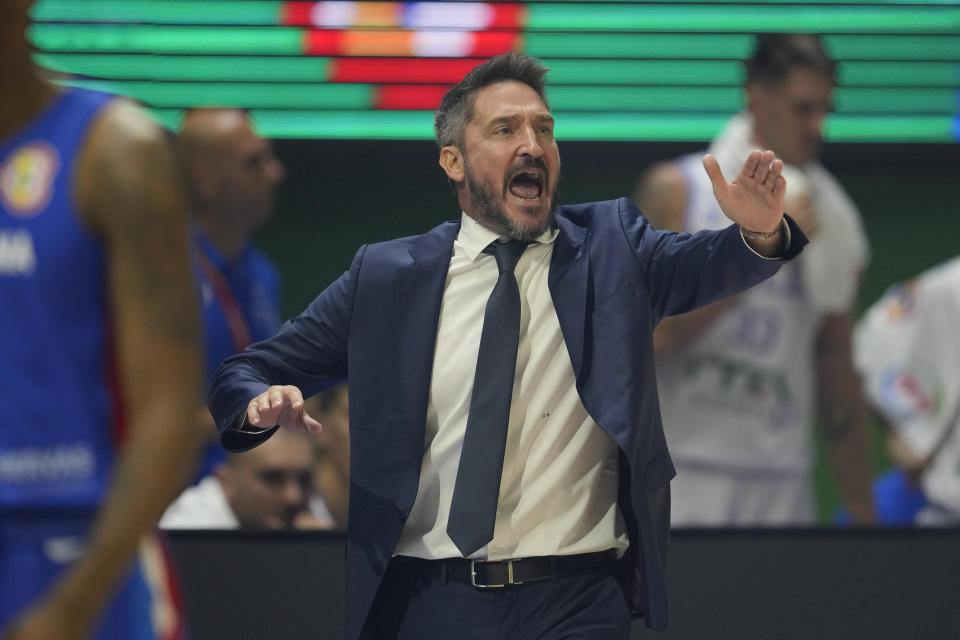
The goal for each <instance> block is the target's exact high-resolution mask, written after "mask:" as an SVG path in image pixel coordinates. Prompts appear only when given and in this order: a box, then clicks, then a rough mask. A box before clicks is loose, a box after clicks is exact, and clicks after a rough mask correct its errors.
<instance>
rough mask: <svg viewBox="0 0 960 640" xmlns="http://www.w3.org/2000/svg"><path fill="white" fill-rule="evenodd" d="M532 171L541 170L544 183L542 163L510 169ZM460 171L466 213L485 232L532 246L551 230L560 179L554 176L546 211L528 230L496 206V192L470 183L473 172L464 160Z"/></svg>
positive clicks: (486, 186) (531, 161) (527, 226)
mask: <svg viewBox="0 0 960 640" xmlns="http://www.w3.org/2000/svg"><path fill="white" fill-rule="evenodd" d="M534 167H536V168H541V169H543V171H544V181H545V182H546V181H548V175H547V172H546V167H545V166H544V164H543V162H542V161H538V160H534V159H532V158H531V159H529V160H527V161H526V162H523V163H522V164H521V165H520V166H519V167H514V169H515V170H516V169H522V168H534ZM463 169H464V174H465V176H466V183H467V191H468V193H469V196H470V206H471V209H472V210H471V212H470V213H472V214H473V217H474V218H475V219H476V220H477V222H479V223H480V224H482V225H483V226H485V227H486V228H488V229H490V230H491V231H494V232H495V233H498V234H500V235H501V236H506V237H508V238H511V239H513V240H521V241H524V242H532V241H534V240H536V239H537V238H539V237H540V236H541V235H542V234H543V233H544V232H545V231H547V230H549V229H551V228H553V214H554V211H555V210H556V208H557V192H558V191H559V189H560V176H557V182H556V186H555V187H554V188H553V192H552V193H550V195H549V197H550V209H549V210H548V211H547V214H546V215H545V216H544V218H543V220H542V221H540V223H539V224H537V225H536V226H530V225H529V224H523V223H522V222H518V221H515V220H511V219H510V218H508V217H507V213H506V212H505V211H504V210H503V207H501V206H500V205H499V204H498V202H497V197H496V192H495V191H494V188H493V186H492V185H490V184H484V183H481V182H479V181H477V180H475V179H474V177H473V172H472V171H471V170H470V163H469V162H468V161H467V158H466V156H464V158H463ZM546 186H547V185H546V184H544V193H543V194H541V196H540V197H541V198H543V197H544V196H545V195H546ZM507 191H509V185H504V192H507Z"/></svg>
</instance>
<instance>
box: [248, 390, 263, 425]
mask: <svg viewBox="0 0 960 640" xmlns="http://www.w3.org/2000/svg"><path fill="white" fill-rule="evenodd" d="M259 399H260V396H257V397H256V398H254V399H253V400H251V401H250V404H248V405H247V422H249V423H250V424H252V425H253V426H255V427H259V426H260V407H259V405H258V403H259Z"/></svg>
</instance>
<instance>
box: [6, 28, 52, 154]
mask: <svg viewBox="0 0 960 640" xmlns="http://www.w3.org/2000/svg"><path fill="white" fill-rule="evenodd" d="M0 60H3V61H4V69H3V73H0V139H2V138H6V137H7V136H9V135H10V134H12V133H13V132H14V131H17V130H18V129H20V128H21V127H23V126H24V125H26V124H27V123H28V122H30V120H32V119H33V118H34V117H35V116H36V115H37V114H38V113H39V112H40V111H42V110H43V108H44V107H46V106H47V104H48V103H49V102H50V100H51V99H52V98H53V96H54V95H56V93H57V89H56V87H54V86H53V85H51V84H50V83H48V82H46V81H45V80H43V79H42V78H41V77H40V73H39V72H38V70H37V68H36V67H35V66H34V64H33V62H32V60H31V59H30V55H29V53H27V52H25V51H22V50H21V48H19V47H10V46H9V45H8V46H0Z"/></svg>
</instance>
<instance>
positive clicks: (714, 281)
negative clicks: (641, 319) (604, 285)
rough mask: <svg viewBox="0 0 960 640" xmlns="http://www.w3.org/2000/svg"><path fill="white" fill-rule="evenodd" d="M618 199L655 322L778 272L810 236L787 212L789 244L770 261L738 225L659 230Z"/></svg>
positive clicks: (624, 201) (623, 223)
mask: <svg viewBox="0 0 960 640" xmlns="http://www.w3.org/2000/svg"><path fill="white" fill-rule="evenodd" d="M619 202H620V223H621V225H622V228H623V232H624V233H625V234H626V236H627V240H628V242H630V244H631V246H632V248H633V252H634V255H635V256H636V258H637V261H638V262H639V264H640V268H641V270H642V271H643V272H644V274H645V276H646V279H647V286H648V290H649V291H650V298H651V310H652V312H653V316H654V321H655V322H659V321H660V319H661V318H663V317H664V316H669V315H676V314H679V313H685V312H687V311H692V310H694V309H696V308H698V307H702V306H703V305H706V304H709V303H711V302H714V301H716V300H719V299H720V298H724V297H726V296H729V295H732V294H734V293H739V292H740V291H743V290H744V289H748V288H749V287H752V286H753V285H755V284H757V283H758V282H760V281H762V280H764V279H766V278H769V277H770V276H772V275H773V274H774V273H776V272H777V270H778V269H779V268H780V265H781V264H783V262H784V261H786V260H791V259H792V258H794V257H795V256H797V255H798V254H799V253H800V251H801V249H802V248H803V245H805V244H807V238H806V236H804V235H803V232H802V231H801V230H800V228H799V227H798V226H797V225H796V223H795V222H794V221H793V220H792V219H791V218H790V217H789V216H787V215H786V214H784V218H785V219H786V221H787V224H788V225H789V226H790V237H791V242H790V246H789V247H787V249H786V252H785V253H784V255H783V256H782V257H780V258H777V259H768V258H763V257H761V256H759V255H757V254H756V253H754V251H753V250H752V249H750V247H748V246H747V244H746V242H744V240H743V238H742V237H741V235H740V227H739V226H738V225H736V224H731V225H730V226H729V227H727V228H725V229H721V230H719V231H700V232H697V233H693V234H691V233H674V232H671V231H660V230H657V229H654V228H653V226H651V225H650V223H649V222H647V219H646V218H645V217H644V216H643V214H642V213H640V210H639V209H638V208H637V206H636V205H635V204H634V203H633V202H631V201H630V200H627V199H626V198H622V199H621V200H620V201H619Z"/></svg>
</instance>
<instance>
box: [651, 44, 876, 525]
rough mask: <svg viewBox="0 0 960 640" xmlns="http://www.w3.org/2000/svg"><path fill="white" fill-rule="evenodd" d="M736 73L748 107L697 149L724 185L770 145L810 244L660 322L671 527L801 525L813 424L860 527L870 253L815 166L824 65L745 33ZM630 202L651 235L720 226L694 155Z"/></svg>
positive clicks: (824, 109)
mask: <svg viewBox="0 0 960 640" xmlns="http://www.w3.org/2000/svg"><path fill="white" fill-rule="evenodd" d="M746 67H747V82H746V99H747V109H746V110H745V111H743V112H742V113H739V114H738V115H736V116H735V117H734V118H733V119H732V120H730V122H729V123H728V124H727V126H726V128H725V129H724V130H723V131H722V132H721V133H720V135H719V136H718V137H717V138H716V139H715V140H714V141H713V142H712V143H711V145H710V148H709V152H710V153H711V154H712V155H713V156H715V157H716V158H717V160H718V161H719V163H720V166H721V168H722V169H723V171H724V173H732V172H734V171H736V167H737V166H738V160H739V159H740V158H742V157H743V154H744V153H746V152H747V151H749V150H750V149H752V148H755V147H757V146H759V147H763V148H769V149H772V150H773V151H774V153H776V155H777V157H778V158H780V159H782V160H783V162H784V177H785V178H786V179H787V184H788V187H787V197H788V198H792V200H793V203H792V204H790V205H789V206H787V210H788V211H790V212H791V214H796V216H795V217H796V219H797V222H798V224H799V225H800V226H801V228H803V229H804V231H805V232H806V233H808V234H809V235H810V237H811V243H810V246H809V247H807V249H806V250H805V251H804V254H803V255H802V256H800V258H799V259H798V260H796V261H794V262H792V263H790V264H786V265H784V266H783V267H782V268H781V269H780V271H779V272H778V273H777V274H776V275H775V276H774V277H772V278H770V279H769V280H766V281H765V282H763V283H761V284H760V285H758V286H756V287H754V288H752V289H750V290H749V291H746V292H744V293H742V294H740V295H738V296H734V297H731V298H727V299H724V300H722V301H720V302H717V303H715V304H713V305H710V306H707V307H704V308H703V309H700V310H698V311H694V312H693V313H689V314H685V315H682V316H676V317H673V318H666V319H664V320H663V322H661V323H660V325H659V326H658V327H657V329H656V331H655V332H654V347H655V351H656V359H657V383H658V388H659V390H660V406H661V410H662V412H663V421H664V427H665V429H666V433H667V440H668V442H669V443H670V451H671V453H672V455H673V458H674V461H675V462H676V465H677V471H678V474H677V478H676V480H674V483H673V490H674V494H673V511H672V513H673V517H672V523H673V525H674V526H725V525H734V526H756V525H775V526H781V525H810V524H813V523H815V521H816V509H815V500H814V494H813V482H812V473H811V472H812V468H813V464H814V447H813V443H812V427H813V424H814V422H818V423H819V425H820V427H821V428H822V433H823V436H824V439H825V441H826V447H827V450H828V452H829V458H830V465H831V466H832V469H833V472H834V476H835V478H836V481H837V483H838V484H839V488H840V492H841V494H842V496H843V498H844V500H845V502H846V504H847V505H849V506H850V508H851V513H852V517H853V521H854V522H856V523H860V524H865V523H870V522H872V521H873V518H874V511H873V505H872V500H871V494H870V462H869V455H868V454H869V449H868V438H867V434H866V423H865V417H866V412H865V406H864V402H863V398H862V393H861V391H860V384H859V380H858V377H857V375H856V372H855V370H854V368H853V364H852V359H851V329H852V326H853V309H854V303H855V301H856V294H857V289H858V285H859V280H860V277H861V273H862V272H863V270H864V268H865V267H866V265H867V261H868V253H869V250H868V244H867V239H866V236H865V234H864V231H863V229H862V224H861V220H860V214H859V212H858V211H857V209H856V207H855V205H854V204H853V202H852V201H851V200H850V198H849V197H848V196H847V194H846V193H845V192H844V190H843V188H842V187H841V186H840V184H839V183H838V182H837V181H836V179H834V178H833V176H831V175H830V174H829V173H828V172H827V171H826V169H824V167H823V166H822V165H821V164H820V163H819V161H818V158H819V156H820V151H821V147H822V144H823V137H822V128H823V122H824V119H825V118H826V116H827V114H828V113H829V112H830V110H831V108H832V91H833V87H834V84H835V82H834V62H833V61H832V60H831V59H830V58H829V57H828V56H827V54H826V53H825V52H824V51H823V49H822V48H821V44H820V41H819V39H818V38H817V37H816V36H813V35H807V34H768V35H761V36H759V37H758V39H757V47H756V50H755V51H754V53H753V55H752V56H751V57H750V59H749V60H747V63H746ZM636 201H637V203H638V205H639V206H640V208H641V209H642V210H643V211H644V212H645V214H646V215H647V216H648V218H649V219H650V221H651V223H652V224H653V225H654V226H656V227H658V228H663V229H669V230H673V231H688V232H694V231H699V230H701V229H718V228H721V227H723V226H726V224H727V222H726V220H727V219H726V216H724V215H723V212H722V211H721V210H720V208H719V207H718V206H717V204H716V201H715V199H714V196H713V191H712V188H711V184H710V181H709V180H708V179H707V177H706V176H705V175H704V174H703V171H702V170H701V169H700V154H691V155H689V156H684V157H681V158H679V159H677V160H674V161H671V162H666V163H663V164H660V165H655V166H654V167H652V168H651V169H650V170H649V171H647V172H646V174H645V175H644V176H643V177H642V179H641V181H640V183H639V185H638V190H637V194H636ZM804 201H805V202H804Z"/></svg>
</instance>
